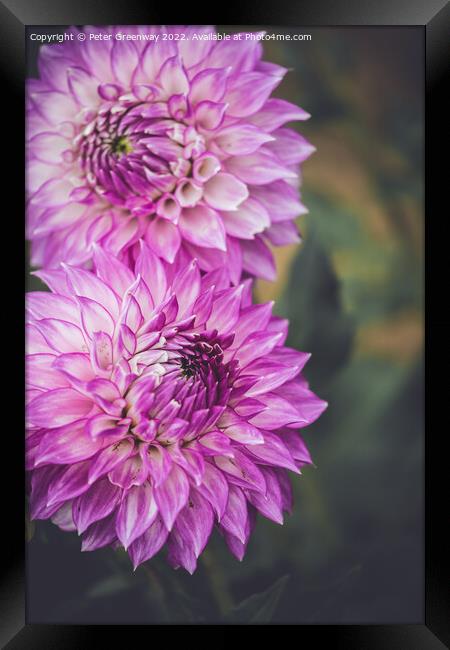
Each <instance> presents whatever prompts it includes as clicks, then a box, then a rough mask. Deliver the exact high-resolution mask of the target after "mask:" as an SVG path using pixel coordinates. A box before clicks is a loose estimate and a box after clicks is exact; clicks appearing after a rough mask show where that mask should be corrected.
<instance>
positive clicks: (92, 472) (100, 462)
mask: <svg viewBox="0 0 450 650" xmlns="http://www.w3.org/2000/svg"><path fill="white" fill-rule="evenodd" d="M133 450H134V443H133V442H132V441H131V440H129V439H128V438H126V439H125V440H121V441H120V442H115V443H114V444H113V445H111V446H110V447H107V448H106V449H103V450H102V451H101V452H100V453H99V454H98V456H97V457H96V458H95V459H94V460H93V461H91V463H90V467H89V477H88V479H89V484H90V485H92V483H94V482H95V481H96V480H97V479H98V478H100V476H103V475H104V474H106V473H107V472H110V471H111V470H112V469H114V467H116V466H117V465H119V464H121V463H123V462H124V461H125V460H126V459H127V458H128V457H129V456H130V454H132V452H133Z"/></svg>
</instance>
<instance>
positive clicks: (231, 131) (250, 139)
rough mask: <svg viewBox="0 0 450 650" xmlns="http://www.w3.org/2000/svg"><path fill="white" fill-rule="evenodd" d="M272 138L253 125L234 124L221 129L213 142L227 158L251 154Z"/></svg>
mask: <svg viewBox="0 0 450 650" xmlns="http://www.w3.org/2000/svg"><path fill="white" fill-rule="evenodd" d="M273 139H274V138H273V136H271V135H269V134H268V133H265V132H264V131H261V130H260V129H258V127H256V126H255V125H254V124H245V123H242V122H236V123H235V124H230V125H229V126H225V127H223V128H221V129H220V130H219V131H218V133H217V135H216V137H215V138H214V142H215V143H216V145H217V146H218V147H219V148H220V149H221V150H222V151H223V153H224V154H226V155H228V156H242V155H244V154H249V153H253V152H254V151H256V150H257V149H259V147H260V146H261V145H262V144H264V143H266V142H271V141H272V140H273Z"/></svg>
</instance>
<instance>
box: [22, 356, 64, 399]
mask: <svg viewBox="0 0 450 650" xmlns="http://www.w3.org/2000/svg"><path fill="white" fill-rule="evenodd" d="M55 359H56V357H55V355H53V354H31V355H28V357H27V360H26V380H27V386H33V387H35V388H41V389H44V390H53V389H54V388H67V387H68V386H69V385H70V384H69V382H68V381H67V379H66V378H65V377H64V376H63V375H61V374H60V373H59V372H57V371H55V369H54V368H53V362H54V361H55Z"/></svg>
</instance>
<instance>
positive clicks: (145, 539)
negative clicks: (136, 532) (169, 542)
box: [128, 516, 169, 569]
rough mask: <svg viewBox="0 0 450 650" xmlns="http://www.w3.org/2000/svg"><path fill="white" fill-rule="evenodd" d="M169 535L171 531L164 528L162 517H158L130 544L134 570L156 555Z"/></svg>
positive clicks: (129, 551)
mask: <svg viewBox="0 0 450 650" xmlns="http://www.w3.org/2000/svg"><path fill="white" fill-rule="evenodd" d="M168 535H169V531H168V530H167V528H166V527H165V526H164V523H163V521H162V519H161V517H159V516H158V517H156V519H155V521H154V522H153V523H152V524H151V525H150V526H149V527H148V528H147V530H146V531H145V533H143V535H141V536H140V537H138V538H137V539H136V540H135V541H134V542H133V543H132V544H130V547H129V549H128V553H129V554H130V557H131V561H132V562H133V567H134V569H136V568H137V567H138V566H139V565H140V564H142V563H143V562H146V561H147V560H150V558H152V557H153V556H154V555H156V553H158V551H159V550H160V549H161V548H162V547H163V545H164V543H165V541H166V539H167V537H168Z"/></svg>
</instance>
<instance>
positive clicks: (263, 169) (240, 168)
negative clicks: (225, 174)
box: [226, 147, 297, 185]
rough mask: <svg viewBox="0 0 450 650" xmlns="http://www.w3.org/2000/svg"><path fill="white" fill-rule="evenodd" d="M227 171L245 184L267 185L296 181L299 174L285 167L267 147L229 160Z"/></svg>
mask: <svg viewBox="0 0 450 650" xmlns="http://www.w3.org/2000/svg"><path fill="white" fill-rule="evenodd" d="M226 167H227V170H228V171H229V172H230V173H231V174H234V175H235V176H237V177H238V178H239V179H240V180H241V181H243V182H244V183H251V184H252V185H266V184H267V183H272V182H273V181H276V180H278V179H296V178H297V174H296V173H295V172H293V171H291V170H290V169H289V168H288V167H286V166H284V165H283V164H282V163H281V162H280V161H279V160H278V158H277V157H276V156H275V155H274V154H273V153H272V152H271V151H270V150H268V149H266V148H265V147H261V148H260V149H258V151H256V152H255V153H252V154H248V155H246V156H235V157H234V158H229V159H228V160H227V163H226Z"/></svg>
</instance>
